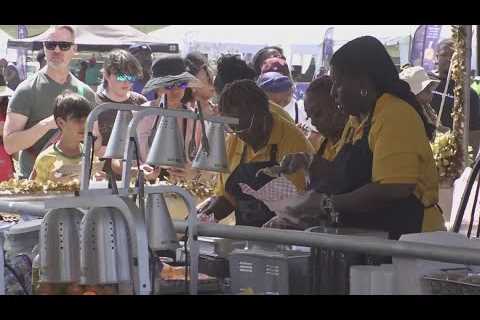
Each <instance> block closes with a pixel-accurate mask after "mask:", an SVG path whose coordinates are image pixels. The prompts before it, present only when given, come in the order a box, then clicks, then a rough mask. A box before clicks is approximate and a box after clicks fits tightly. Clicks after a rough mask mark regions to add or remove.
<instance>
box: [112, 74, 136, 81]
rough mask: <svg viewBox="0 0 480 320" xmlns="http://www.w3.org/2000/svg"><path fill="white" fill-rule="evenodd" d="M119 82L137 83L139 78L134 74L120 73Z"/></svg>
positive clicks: (118, 75)
mask: <svg viewBox="0 0 480 320" xmlns="http://www.w3.org/2000/svg"><path fill="white" fill-rule="evenodd" d="M117 81H120V82H126V81H128V82H135V81H137V76H135V75H132V74H125V73H119V74H117Z"/></svg>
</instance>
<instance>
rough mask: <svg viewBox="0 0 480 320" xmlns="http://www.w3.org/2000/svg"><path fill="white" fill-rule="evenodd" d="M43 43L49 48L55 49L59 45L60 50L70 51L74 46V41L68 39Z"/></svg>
mask: <svg viewBox="0 0 480 320" xmlns="http://www.w3.org/2000/svg"><path fill="white" fill-rule="evenodd" d="M43 44H44V45H45V48H47V50H55V48H56V47H57V46H58V47H59V48H60V50H62V51H68V50H70V48H71V47H72V46H73V42H67V41H45V42H44V43H43Z"/></svg>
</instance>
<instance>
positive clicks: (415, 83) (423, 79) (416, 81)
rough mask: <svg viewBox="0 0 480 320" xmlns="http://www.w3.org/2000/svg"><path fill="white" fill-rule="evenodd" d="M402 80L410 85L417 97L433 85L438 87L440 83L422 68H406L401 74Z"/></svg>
mask: <svg viewBox="0 0 480 320" xmlns="http://www.w3.org/2000/svg"><path fill="white" fill-rule="evenodd" d="M400 79H402V80H404V81H406V82H407V83H408V84H409V85H410V89H411V90H412V92H413V94H415V95H417V94H419V93H420V92H422V91H423V90H424V89H425V88H427V87H428V86H429V85H431V84H432V83H433V84H435V85H438V84H439V83H440V81H438V80H433V79H431V78H430V77H429V76H428V74H427V72H426V71H425V69H423V68H422V67H420V66H415V67H410V68H406V69H405V70H403V71H402V72H401V73H400Z"/></svg>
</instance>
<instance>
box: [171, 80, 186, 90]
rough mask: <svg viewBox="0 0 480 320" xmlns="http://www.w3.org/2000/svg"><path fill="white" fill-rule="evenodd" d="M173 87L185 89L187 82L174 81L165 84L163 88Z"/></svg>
mask: <svg viewBox="0 0 480 320" xmlns="http://www.w3.org/2000/svg"><path fill="white" fill-rule="evenodd" d="M175 88H179V89H186V88H188V82H181V83H175V84H172V85H169V86H165V90H173V89H175Z"/></svg>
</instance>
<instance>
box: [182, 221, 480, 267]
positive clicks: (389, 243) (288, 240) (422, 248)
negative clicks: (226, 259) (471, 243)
mask: <svg viewBox="0 0 480 320" xmlns="http://www.w3.org/2000/svg"><path fill="white" fill-rule="evenodd" d="M174 226H175V230H176V231H177V232H178V233H183V232H184V231H185V228H186V226H187V223H186V222H185V221H179V220H174ZM197 234H198V235H199V236H207V237H221V238H227V239H236V240H250V241H264V242H273V243H278V244H290V245H299V246H306V247H317V248H327V249H336V250H340V251H352V252H361V253H368V254H372V255H377V256H394V257H412V258H419V259H425V260H433V261H443V262H451V263H459V264H467V265H480V248H479V249H467V248H459V247H451V246H443V245H433V244H425V243H416V242H408V241H400V240H399V241H397V240H384V239H380V238H373V237H372V238H369V237H364V236H361V237H360V236H346V235H332V234H321V233H313V232H305V231H295V230H279V229H261V228H255V227H246V226H228V225H222V224H204V223H200V224H198V225H197Z"/></svg>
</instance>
